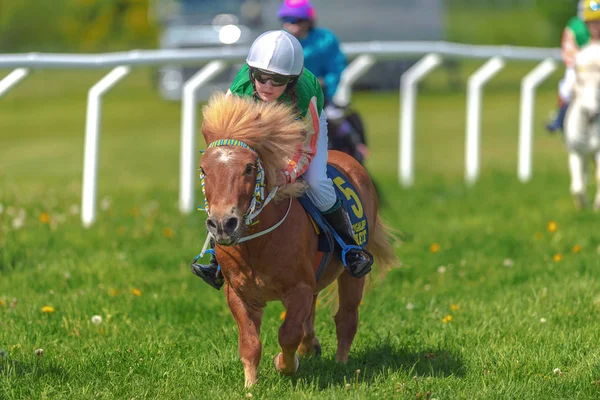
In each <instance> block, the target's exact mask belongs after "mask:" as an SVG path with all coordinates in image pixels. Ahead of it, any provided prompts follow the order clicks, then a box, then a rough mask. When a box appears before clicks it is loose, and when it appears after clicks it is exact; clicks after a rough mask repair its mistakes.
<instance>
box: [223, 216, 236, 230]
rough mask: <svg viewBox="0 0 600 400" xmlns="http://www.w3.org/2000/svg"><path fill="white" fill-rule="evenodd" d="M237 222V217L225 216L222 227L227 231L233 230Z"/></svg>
mask: <svg viewBox="0 0 600 400" xmlns="http://www.w3.org/2000/svg"><path fill="white" fill-rule="evenodd" d="M238 222H239V220H238V218H237V217H231V218H227V219H226V220H225V223H224V224H223V229H224V230H225V232H228V233H231V232H235V230H236V229H237V227H238Z"/></svg>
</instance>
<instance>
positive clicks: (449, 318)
mask: <svg viewBox="0 0 600 400" xmlns="http://www.w3.org/2000/svg"><path fill="white" fill-rule="evenodd" d="M451 321H452V315H450V314H448V315H446V316H445V317H444V318H442V322H443V323H444V324H447V323H448V322H451Z"/></svg>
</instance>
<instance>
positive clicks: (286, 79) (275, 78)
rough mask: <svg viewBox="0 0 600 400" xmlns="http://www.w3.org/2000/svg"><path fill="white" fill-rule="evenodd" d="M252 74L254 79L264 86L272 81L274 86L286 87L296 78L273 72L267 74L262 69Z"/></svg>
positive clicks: (253, 70) (254, 70) (252, 71)
mask: <svg viewBox="0 0 600 400" xmlns="http://www.w3.org/2000/svg"><path fill="white" fill-rule="evenodd" d="M250 73H251V74H252V78H253V79H255V80H257V81H258V82H260V83H262V84H263V85H264V84H265V83H267V82H268V81H271V84H272V85H273V86H285V85H287V84H288V83H290V81H291V80H292V79H294V78H295V77H294V76H288V75H279V74H274V73H272V72H266V71H262V70H260V69H252V70H251V71H250Z"/></svg>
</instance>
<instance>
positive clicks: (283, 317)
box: [279, 311, 285, 321]
mask: <svg viewBox="0 0 600 400" xmlns="http://www.w3.org/2000/svg"><path fill="white" fill-rule="evenodd" d="M279 319H280V320H282V321H283V320H284V319H285V311H282V312H281V314H279Z"/></svg>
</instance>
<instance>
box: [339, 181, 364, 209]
mask: <svg viewBox="0 0 600 400" xmlns="http://www.w3.org/2000/svg"><path fill="white" fill-rule="evenodd" d="M333 183H335V185H336V186H337V187H339V188H340V190H341V191H342V192H343V193H344V196H346V199H348V200H352V201H354V205H353V206H352V207H351V208H352V211H353V212H354V215H356V218H359V219H360V218H362V217H363V215H364V211H363V207H362V204H361V202H360V199H359V198H358V195H357V194H356V192H355V191H354V190H352V188H349V187H344V184H345V183H346V181H345V180H344V179H343V178H342V177H341V176H338V177H337V178H335V179H334V180H333Z"/></svg>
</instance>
